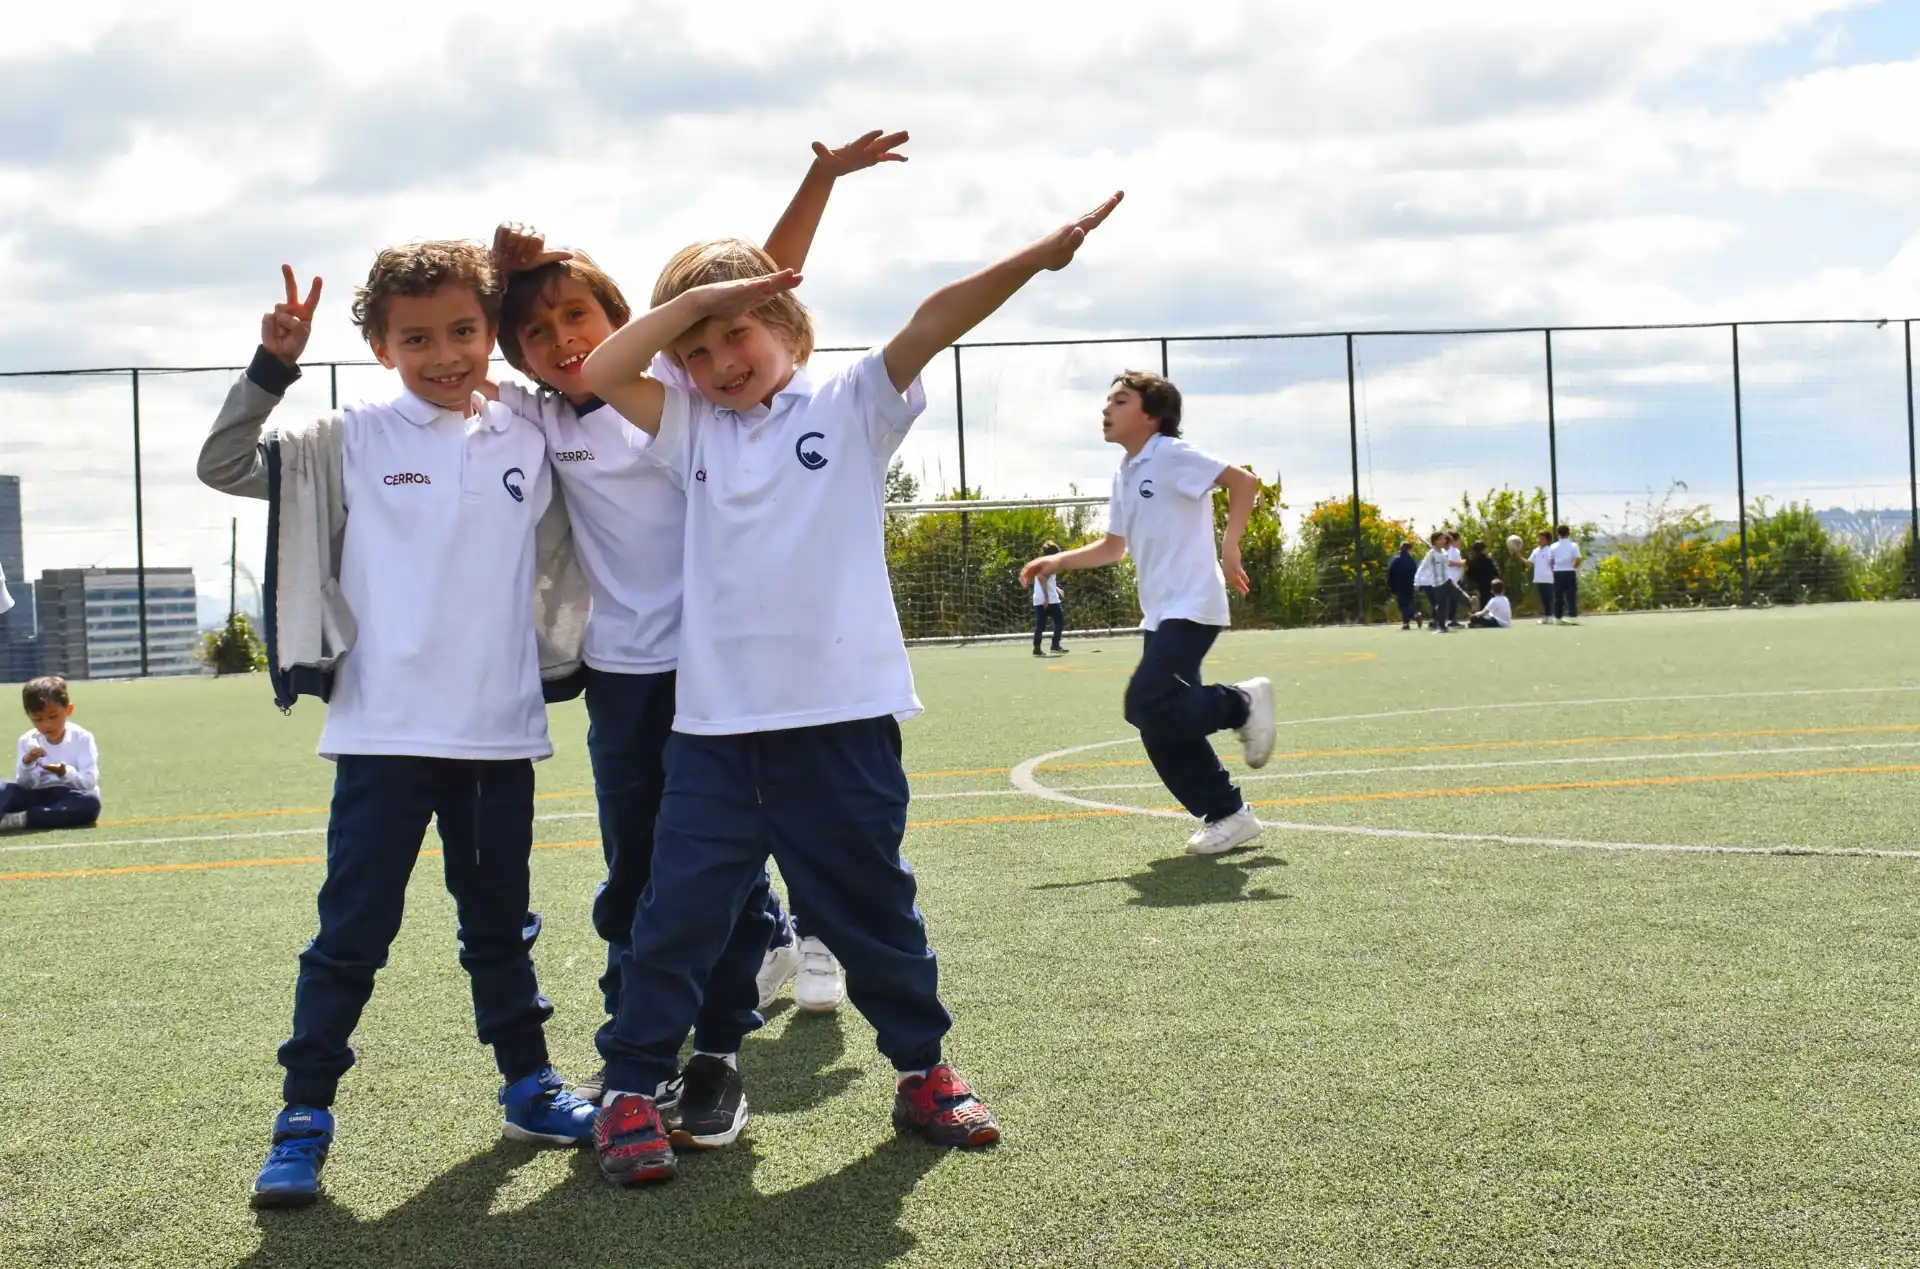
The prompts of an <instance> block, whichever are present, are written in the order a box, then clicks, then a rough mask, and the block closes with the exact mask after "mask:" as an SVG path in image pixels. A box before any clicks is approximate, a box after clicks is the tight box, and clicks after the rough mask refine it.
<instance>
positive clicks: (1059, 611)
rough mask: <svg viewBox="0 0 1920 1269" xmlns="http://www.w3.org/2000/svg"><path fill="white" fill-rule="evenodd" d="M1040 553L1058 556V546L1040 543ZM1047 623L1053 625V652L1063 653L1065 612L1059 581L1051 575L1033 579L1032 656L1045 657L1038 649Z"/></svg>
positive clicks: (1054, 543) (1056, 544)
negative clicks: (1062, 636)
mask: <svg viewBox="0 0 1920 1269" xmlns="http://www.w3.org/2000/svg"><path fill="white" fill-rule="evenodd" d="M1040 553H1041V554H1042V555H1058V554H1060V544H1059V543H1058V542H1045V543H1042V544H1041V547H1040ZM1049 621H1051V622H1052V623H1053V650H1054V651H1055V652H1062V653H1064V652H1065V651H1066V649H1065V648H1063V647H1061V646H1060V636H1061V635H1063V634H1065V633H1066V629H1067V612H1066V609H1065V608H1064V607H1062V606H1061V603H1060V579H1059V578H1058V577H1057V576H1055V575H1054V574H1052V573H1049V574H1047V575H1046V576H1045V577H1036V578H1034V579H1033V655H1035V656H1037V657H1043V656H1045V655H1047V654H1046V653H1045V652H1044V651H1043V650H1042V649H1041V647H1040V638H1041V636H1042V635H1043V634H1044V633H1045V631H1046V628H1047V623H1048V622H1049Z"/></svg>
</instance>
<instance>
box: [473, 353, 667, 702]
mask: <svg viewBox="0 0 1920 1269" xmlns="http://www.w3.org/2000/svg"><path fill="white" fill-rule="evenodd" d="M659 371H660V366H659V363H657V362H656V364H655V368H654V372H653V373H656V374H657V373H659ZM500 397H501V400H502V401H503V402H504V403H505V404H506V405H508V406H509V407H511V408H512V409H514V410H515V411H516V412H518V413H520V414H522V415H524V416H525V417H527V418H537V419H538V420H539V424H540V429H541V431H542V432H543V433H544V434H545V435H546V441H547V455H548V457H549V458H550V459H551V460H552V462H553V472H554V475H555V477H556V478H558V480H559V481H560V487H561V489H562V491H563V492H564V493H565V494H566V500H567V518H568V519H569V520H571V521H572V523H573V541H574V548H575V550H576V551H578V552H579V556H580V565H581V568H582V569H583V570H584V571H585V572H586V575H587V586H588V588H589V589H590V590H591V591H592V592H593V607H592V609H591V610H590V612H589V613H588V616H587V633H586V639H585V642H584V645H583V647H582V656H583V657H584V659H585V660H586V663H587V664H588V665H590V666H592V667H593V668H594V669H596V670H605V671H607V672H609V673H613V674H660V673H664V672H665V671H667V670H671V669H673V668H675V667H676V666H677V665H678V664H679V659H680V573H681V556H682V554H683V551H684V545H685V538H686V531H687V495H686V494H685V493H684V492H683V491H682V490H681V488H680V485H679V483H678V482H677V480H676V478H675V477H674V476H673V475H672V474H671V473H670V472H668V471H667V469H666V468H665V467H663V466H661V465H660V464H659V463H657V462H654V461H652V460H651V459H650V458H648V457H647V450H648V449H649V448H650V447H651V446H652V445H653V443H654V441H653V438H652V437H650V436H648V435H647V434H646V433H645V432H642V431H641V430H640V429H639V428H637V427H634V426H633V425H632V424H631V423H629V422H627V420H626V419H625V418H623V417H621V415H620V413H619V412H618V411H616V410H615V409H614V408H613V407H612V406H610V405H604V404H601V403H599V402H594V403H591V404H589V405H588V406H587V407H586V412H585V413H584V414H583V413H581V412H580V409H579V408H578V407H576V406H574V405H573V404H572V403H571V402H569V401H568V400H567V399H566V398H565V397H564V396H561V395H559V394H557V393H541V394H539V395H538V396H536V395H535V394H533V393H531V392H528V391H527V390H526V389H524V388H522V387H520V386H519V385H518V384H505V383H503V384H501V385H500Z"/></svg>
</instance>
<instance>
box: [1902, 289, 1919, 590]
mask: <svg viewBox="0 0 1920 1269" xmlns="http://www.w3.org/2000/svg"><path fill="white" fill-rule="evenodd" d="M1900 325H1901V327H1902V328H1903V330H1904V333H1905V336H1906V345H1907V510H1908V513H1909V515H1910V516H1911V517H1912V518H1911V520H1909V521H1908V530H1907V570H1908V574H1909V580H1910V581H1911V583H1912V585H1913V588H1914V593H1915V594H1916V595H1920V475H1917V474H1916V472H1917V471H1920V465H1917V464H1916V462H1915V457H1914V448H1913V319H1912V318H1908V319H1907V320H1905V321H1904V322H1902V323H1901V324H1900Z"/></svg>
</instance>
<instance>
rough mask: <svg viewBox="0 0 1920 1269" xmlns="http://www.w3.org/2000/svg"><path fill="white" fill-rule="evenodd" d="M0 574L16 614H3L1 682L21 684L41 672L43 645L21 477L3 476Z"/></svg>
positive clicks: (0, 623) (0, 621)
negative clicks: (29, 567)
mask: <svg viewBox="0 0 1920 1269" xmlns="http://www.w3.org/2000/svg"><path fill="white" fill-rule="evenodd" d="M0 571H4V572H5V573H6V575H7V589H8V590H9V591H10V592H12V594H13V611H12V612H8V613H4V614H0V683H21V682H25V681H26V680H27V679H30V678H32V677H33V676H34V675H36V674H38V673H40V645H39V642H38V640H37V639H36V638H35V636H36V635H37V634H38V633H39V629H38V625H37V623H36V622H35V619H34V611H35V607H34V599H35V596H34V585H33V583H32V582H30V581H28V580H27V560H26V548H25V545H24V542H23V539H22V536H21V519H20V478H19V477H18V476H0Z"/></svg>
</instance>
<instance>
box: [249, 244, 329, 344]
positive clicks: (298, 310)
mask: <svg viewBox="0 0 1920 1269" xmlns="http://www.w3.org/2000/svg"><path fill="white" fill-rule="evenodd" d="M280 276H281V277H282V278H284V279H285V280H286V284H287V298H286V300H285V301H284V302H282V303H279V304H275V305H274V306H273V311H272V312H271V313H268V314H267V315H266V316H265V317H262V318H261V319H260V346H261V347H262V348H265V349H266V350H267V351H268V352H270V353H272V354H273V355H274V356H276V357H278V358H279V359H280V360H281V361H283V362H285V363H286V364H287V365H288V366H297V365H298V364H299V363H300V354H301V353H303V352H305V351H306V350H307V337H308V336H309V335H311V334H313V310H314V308H315V307H316V306H317V305H318V304H319V303H320V279H319V278H315V279H314V280H313V285H312V286H311V287H309V288H308V289H307V298H306V299H305V300H302V299H301V298H300V287H299V284H298V283H297V282H295V281H294V277H293V266H292V265H290V264H283V265H281V266H280Z"/></svg>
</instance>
